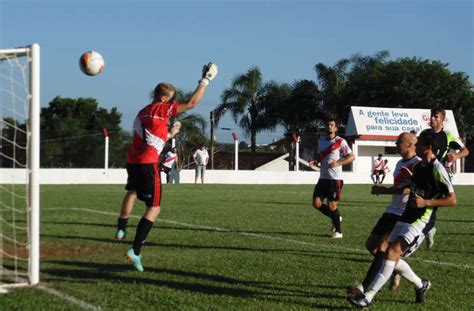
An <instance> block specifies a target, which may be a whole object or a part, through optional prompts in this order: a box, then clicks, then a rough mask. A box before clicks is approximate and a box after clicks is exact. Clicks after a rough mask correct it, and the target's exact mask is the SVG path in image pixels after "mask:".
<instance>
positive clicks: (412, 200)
mask: <svg viewBox="0 0 474 311" xmlns="http://www.w3.org/2000/svg"><path fill="white" fill-rule="evenodd" d="M433 144H434V135H433V133H431V132H429V131H427V132H422V133H421V134H420V136H419V137H418V142H417V143H416V153H417V155H418V156H419V157H420V158H421V159H422V162H420V163H419V164H416V165H415V166H414V168H413V176H412V179H411V182H410V197H409V200H408V202H407V205H406V207H405V211H404V212H403V214H402V216H401V220H400V221H398V222H397V223H396V224H395V227H394V228H393V230H392V232H391V234H390V238H389V246H388V248H387V251H386V255H385V259H384V260H383V261H382V265H381V268H380V269H379V271H378V272H377V274H376V275H375V278H374V280H373V281H372V282H370V284H369V285H368V286H367V288H364V289H365V291H364V293H361V294H360V295H357V296H355V297H353V296H350V297H348V298H347V299H348V301H349V302H350V303H351V304H353V305H354V306H357V307H368V306H369V305H370V304H371V303H372V301H373V299H374V297H375V295H376V294H377V292H378V291H379V290H380V289H381V288H382V287H383V286H384V284H385V283H386V282H387V281H388V280H389V279H390V276H391V275H392V273H393V272H394V271H396V272H397V273H399V274H400V275H402V276H403V277H404V278H406V279H407V280H409V281H410V282H411V283H413V284H414V285H415V294H416V299H415V301H416V302H417V303H422V302H424V301H425V294H426V292H427V291H428V290H429V288H430V286H431V283H430V282H429V281H428V280H425V279H421V278H420V277H419V276H418V275H416V274H415V272H414V271H413V270H412V269H411V267H410V266H409V265H408V263H407V262H406V261H404V260H403V259H402V257H408V256H410V255H411V254H413V252H414V251H415V250H416V249H417V248H418V247H419V246H420V244H421V243H422V242H423V240H424V234H423V229H424V228H425V227H426V225H427V224H428V220H429V219H430V216H431V215H432V214H433V213H434V212H436V209H437V208H438V207H448V206H455V205H456V194H455V193H454V189H453V185H452V184H451V180H450V179H449V176H448V173H447V172H446V169H445V168H444V166H443V165H442V164H441V163H440V162H439V161H438V159H437V158H436V155H435V153H434V152H433V150H432V146H433ZM374 260H375V259H374Z"/></svg>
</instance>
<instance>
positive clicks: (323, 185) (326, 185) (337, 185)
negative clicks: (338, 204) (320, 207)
mask: <svg viewBox="0 0 474 311" xmlns="http://www.w3.org/2000/svg"><path fill="white" fill-rule="evenodd" d="M343 184H344V182H343V181H342V180H335V179H320V180H318V183H317V184H316V186H314V191H313V200H314V198H316V197H318V198H321V199H324V198H327V199H328V200H329V201H340V200H341V190H342V186H343Z"/></svg>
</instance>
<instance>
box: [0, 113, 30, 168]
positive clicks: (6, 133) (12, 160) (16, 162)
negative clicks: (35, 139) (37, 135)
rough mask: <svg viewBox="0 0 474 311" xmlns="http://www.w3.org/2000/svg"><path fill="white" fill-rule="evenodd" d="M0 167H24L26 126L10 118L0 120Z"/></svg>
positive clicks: (25, 163)
mask: <svg viewBox="0 0 474 311" xmlns="http://www.w3.org/2000/svg"><path fill="white" fill-rule="evenodd" d="M0 130H1V131H2V133H1V135H0V167H20V168H21V167H26V165H27V132H26V124H25V123H22V122H20V121H18V120H14V119H12V118H8V117H6V118H2V119H0Z"/></svg>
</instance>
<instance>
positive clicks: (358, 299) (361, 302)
mask: <svg viewBox="0 0 474 311" xmlns="http://www.w3.org/2000/svg"><path fill="white" fill-rule="evenodd" d="M347 301H349V302H350V303H351V305H353V306H356V307H358V308H368V307H369V306H370V303H371V302H370V301H369V300H368V299H367V297H365V295H364V294H362V295H359V296H355V297H353V296H349V297H347Z"/></svg>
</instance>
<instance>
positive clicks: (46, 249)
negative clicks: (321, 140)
mask: <svg viewBox="0 0 474 311" xmlns="http://www.w3.org/2000/svg"><path fill="white" fill-rule="evenodd" d="M472 188H473V187H472V186H457V187H455V189H456V192H457V195H458V203H459V205H458V206H457V207H456V208H444V209H440V210H439V211H438V222H437V229H438V234H437V235H436V239H435V241H436V242H435V245H434V247H433V248H432V249H431V250H429V251H427V250H426V249H425V247H424V245H422V247H421V248H420V250H418V251H417V252H416V253H415V254H414V255H413V256H412V257H410V258H409V259H408V260H407V261H408V262H409V263H410V264H411V265H412V267H413V268H414V270H415V271H416V272H417V273H418V274H419V275H420V276H421V277H424V278H427V279H429V280H430V281H431V283H432V289H431V290H430V291H429V292H428V293H427V300H426V303H425V304H424V305H417V304H415V303H414V300H415V293H414V290H413V288H412V286H411V285H410V284H408V283H407V282H406V281H404V280H402V287H401V288H400V290H399V291H398V292H397V293H395V294H393V293H391V292H390V291H389V290H388V289H386V288H385V289H382V291H381V292H380V294H379V295H377V296H376V298H375V301H374V304H373V309H375V310H473V309H474V297H473V288H474V239H473V235H474V193H473V191H472ZM312 191H313V186H311V185H301V186H297V185H291V186H288V185H277V186H274V185H268V186H267V185H185V184H182V185H164V189H163V200H162V211H161V215H160V217H159V220H158V221H157V222H156V223H155V226H154V228H153V229H152V231H151V233H150V235H149V237H148V240H147V243H146V245H145V246H144V247H143V249H142V254H143V265H144V268H145V272H143V273H139V272H136V271H133V270H132V269H131V268H130V267H129V265H127V264H126V263H125V261H124V258H123V254H124V252H125V251H126V250H127V249H128V248H129V247H130V245H131V241H132V239H133V237H134V233H135V228H136V227H135V226H136V224H137V223H138V220H139V218H140V217H141V215H142V213H143V210H144V206H143V203H141V202H137V204H136V206H135V210H134V213H133V214H134V216H133V217H132V218H131V219H130V221H129V225H130V226H129V230H128V235H127V237H126V238H125V241H122V242H115V241H114V239H113V237H114V234H115V228H116V220H117V215H118V211H119V207H120V203H121V200H122V197H123V194H124V190H123V186H116V185H113V186H112V185H110V186H77V185H67V186H66V185H64V186H42V187H41V284H42V285H41V287H40V288H23V289H16V290H12V291H10V292H9V293H8V294H3V295H0V310H80V309H102V310H126V309H136V310H138V309H142V310H175V309H182V310H203V309H206V310H209V309H212V310H247V309H254V310H256V309H258V310H260V309H265V310H303V309H312V308H315V309H349V308H351V306H350V304H349V303H348V302H347V301H346V292H345V286H346V285H348V284H353V283H355V282H356V281H357V280H359V281H361V280H362V279H363V277H364V274H365V272H366V270H367V268H368V266H369V264H370V262H371V256H369V254H368V253H367V252H366V251H365V246H364V243H365V239H366V238H367V236H368V234H369V233H370V231H371V229H372V227H373V225H374V224H375V222H376V221H377V219H378V218H379V217H380V215H381V214H382V213H383V211H384V209H385V207H386V205H387V203H388V202H389V200H390V197H389V196H382V197H375V196H372V195H370V194H369V193H370V186H369V185H346V186H344V189H343V199H342V202H341V203H340V211H341V214H342V216H343V222H342V228H343V232H344V238H343V239H341V240H332V239H330V238H329V237H330V234H331V226H330V222H329V220H328V218H326V217H324V216H322V214H321V213H319V212H317V211H315V210H313V208H312V207H311V196H312Z"/></svg>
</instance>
